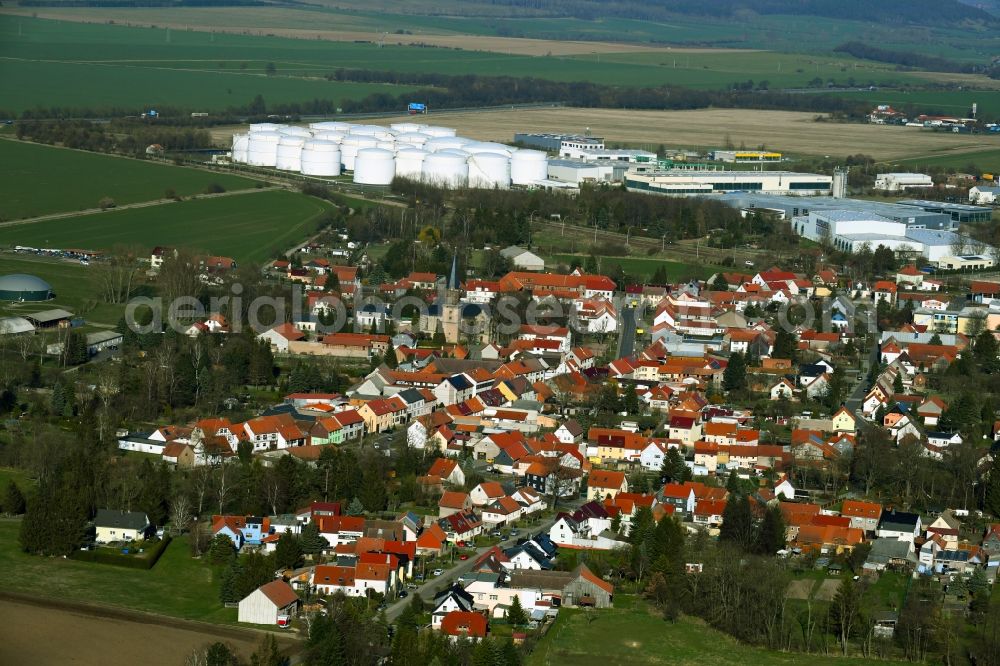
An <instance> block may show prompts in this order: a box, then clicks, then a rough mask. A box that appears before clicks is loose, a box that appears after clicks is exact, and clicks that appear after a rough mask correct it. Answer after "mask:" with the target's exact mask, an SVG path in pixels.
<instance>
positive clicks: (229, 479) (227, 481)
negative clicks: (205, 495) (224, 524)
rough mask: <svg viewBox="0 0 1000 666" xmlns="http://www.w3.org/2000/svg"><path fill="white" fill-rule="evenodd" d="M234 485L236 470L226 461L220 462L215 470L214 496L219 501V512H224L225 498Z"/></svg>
mask: <svg viewBox="0 0 1000 666" xmlns="http://www.w3.org/2000/svg"><path fill="white" fill-rule="evenodd" d="M235 486H236V472H235V471H234V470H232V469H231V467H230V466H229V465H227V464H226V463H220V464H219V466H218V467H216V470H215V498H216V499H217V500H218V501H219V514H220V515H221V514H224V513H225V507H226V498H227V497H229V494H230V493H231V492H232V491H233V488H234V487H235Z"/></svg>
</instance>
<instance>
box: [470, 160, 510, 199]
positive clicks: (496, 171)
mask: <svg viewBox="0 0 1000 666" xmlns="http://www.w3.org/2000/svg"><path fill="white" fill-rule="evenodd" d="M469 187H482V188H485V189H493V188H500V189H503V190H505V189H507V188H508V187H510V158H509V157H507V156H506V155H503V154H500V153H473V154H472V155H470V156H469Z"/></svg>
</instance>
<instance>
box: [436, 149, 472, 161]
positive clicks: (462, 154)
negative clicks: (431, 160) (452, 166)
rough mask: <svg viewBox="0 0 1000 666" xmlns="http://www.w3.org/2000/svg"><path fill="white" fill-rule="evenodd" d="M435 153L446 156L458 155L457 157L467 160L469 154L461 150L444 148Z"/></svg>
mask: <svg viewBox="0 0 1000 666" xmlns="http://www.w3.org/2000/svg"><path fill="white" fill-rule="evenodd" d="M437 152H439V153H445V154H447V155H458V156H459V157H463V158H465V159H469V155H470V153H467V152H466V151H464V150H462V149H461V148H445V149H444V150H439V151H437Z"/></svg>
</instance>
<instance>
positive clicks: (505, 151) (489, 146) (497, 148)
mask: <svg viewBox="0 0 1000 666" xmlns="http://www.w3.org/2000/svg"><path fill="white" fill-rule="evenodd" d="M462 150H464V151H465V152H467V153H471V154H473V155H474V154H476V153H497V154H500V155H506V156H507V157H510V155H511V152H512V149H511V147H510V146H505V145H504V144H502V143H494V142H492V141H475V142H473V143H467V144H465V145H464V146H462Z"/></svg>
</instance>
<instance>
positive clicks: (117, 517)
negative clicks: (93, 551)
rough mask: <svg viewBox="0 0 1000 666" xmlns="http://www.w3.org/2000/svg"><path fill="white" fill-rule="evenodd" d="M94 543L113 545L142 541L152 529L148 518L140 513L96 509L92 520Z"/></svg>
mask: <svg viewBox="0 0 1000 666" xmlns="http://www.w3.org/2000/svg"><path fill="white" fill-rule="evenodd" d="M94 527H95V528H96V529H97V536H96V537H95V538H94V541H95V542H96V543H115V542H120V541H136V540H138V539H144V538H145V537H146V534H147V533H148V532H149V530H150V528H151V527H152V526H151V525H150V524H149V517H148V516H146V514H144V513H143V512H141V511H114V510H111V509H98V510H97V516H96V517H95V518H94Z"/></svg>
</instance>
